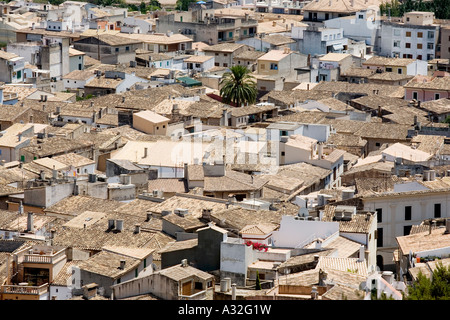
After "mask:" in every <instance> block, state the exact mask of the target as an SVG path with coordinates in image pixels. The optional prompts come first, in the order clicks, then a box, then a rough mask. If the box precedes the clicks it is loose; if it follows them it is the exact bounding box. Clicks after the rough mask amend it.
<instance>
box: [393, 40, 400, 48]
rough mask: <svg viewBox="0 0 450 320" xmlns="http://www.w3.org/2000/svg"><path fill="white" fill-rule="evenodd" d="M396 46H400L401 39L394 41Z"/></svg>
mask: <svg viewBox="0 0 450 320" xmlns="http://www.w3.org/2000/svg"><path fill="white" fill-rule="evenodd" d="M394 47H397V48H399V47H400V41H399V40H397V41H394Z"/></svg>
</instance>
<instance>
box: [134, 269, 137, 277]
mask: <svg viewBox="0 0 450 320" xmlns="http://www.w3.org/2000/svg"><path fill="white" fill-rule="evenodd" d="M137 276H138V268H136V269H134V277H135V278H137Z"/></svg>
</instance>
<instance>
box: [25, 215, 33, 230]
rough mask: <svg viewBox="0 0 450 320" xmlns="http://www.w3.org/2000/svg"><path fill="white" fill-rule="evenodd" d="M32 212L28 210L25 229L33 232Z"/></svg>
mask: <svg viewBox="0 0 450 320" xmlns="http://www.w3.org/2000/svg"><path fill="white" fill-rule="evenodd" d="M33 218H34V217H33V212H28V218H27V231H28V232H34V221H33V220H34V219H33Z"/></svg>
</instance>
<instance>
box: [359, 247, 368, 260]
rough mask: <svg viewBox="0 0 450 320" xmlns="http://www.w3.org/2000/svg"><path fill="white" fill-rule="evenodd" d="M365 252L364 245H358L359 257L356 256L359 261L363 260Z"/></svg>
mask: <svg viewBox="0 0 450 320" xmlns="http://www.w3.org/2000/svg"><path fill="white" fill-rule="evenodd" d="M365 254H366V250H365V247H364V245H361V246H360V247H359V258H358V261H359V262H362V261H364V260H365Z"/></svg>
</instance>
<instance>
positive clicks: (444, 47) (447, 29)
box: [440, 25, 450, 59]
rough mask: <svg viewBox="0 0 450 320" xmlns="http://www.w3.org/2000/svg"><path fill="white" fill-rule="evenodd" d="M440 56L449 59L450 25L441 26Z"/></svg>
mask: <svg viewBox="0 0 450 320" xmlns="http://www.w3.org/2000/svg"><path fill="white" fill-rule="evenodd" d="M440 58H441V59H450V25H446V26H443V27H441V36H440Z"/></svg>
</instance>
